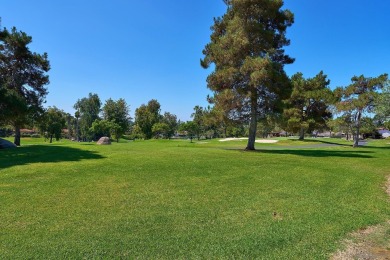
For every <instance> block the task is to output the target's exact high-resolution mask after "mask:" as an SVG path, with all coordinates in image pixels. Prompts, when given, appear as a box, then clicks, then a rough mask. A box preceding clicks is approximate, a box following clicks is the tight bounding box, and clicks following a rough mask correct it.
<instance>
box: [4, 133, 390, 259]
mask: <svg viewBox="0 0 390 260" xmlns="http://www.w3.org/2000/svg"><path fill="white" fill-rule="evenodd" d="M297 142H298V143H297ZM323 142H328V143H329V142H331V143H339V144H342V145H339V146H335V147H319V148H307V149H305V148H301V146H302V145H305V144H309V143H310V144H313V143H323ZM388 143H389V141H388V140H387V141H386V140H384V141H372V142H370V143H369V144H368V145H367V146H366V147H361V148H357V149H353V148H351V147H350V146H347V145H346V144H347V143H345V142H342V141H340V140H337V139H318V140H308V141H305V142H302V143H300V141H294V140H282V141H280V143H278V144H267V145H264V144H257V145H256V147H257V148H259V150H258V151H256V152H245V151H243V150H242V148H244V147H245V145H246V143H245V142H223V143H222V142H218V141H217V140H212V141H204V140H202V141H201V142H197V141H195V140H194V143H190V142H189V141H187V140H171V141H161V140H151V141H135V142H121V143H119V144H118V143H113V145H111V146H98V145H95V144H93V143H72V142H67V141H63V142H57V143H53V144H48V143H43V142H42V141H41V140H28V139H22V145H23V146H22V147H20V148H17V149H12V150H0V208H1V211H0V258H6V259H8V258H10V259H26V258H28V259H54V258H87V259H91V258H148V259H173V258H175V259H177V258H185V259H188V258H214V259H215V258H244V259H248V258H249V259H252V258H263V259H327V258H328V257H329V255H330V254H331V253H332V252H334V251H335V250H336V249H338V248H339V247H340V241H341V240H343V239H344V238H345V237H347V235H348V234H349V233H350V232H353V231H355V230H358V229H361V228H364V227H366V226H369V225H375V224H378V223H383V222H385V221H386V220H387V219H390V217H389V215H390V206H389V198H388V197H387V195H386V193H385V189H384V185H385V182H386V176H388V175H390V160H389V156H390V145H389V144H388ZM295 144H299V146H300V148H294V145H295ZM349 144H351V143H349ZM285 146H289V148H288V149H287V148H285ZM270 147H279V148H278V149H268V148H270Z"/></svg>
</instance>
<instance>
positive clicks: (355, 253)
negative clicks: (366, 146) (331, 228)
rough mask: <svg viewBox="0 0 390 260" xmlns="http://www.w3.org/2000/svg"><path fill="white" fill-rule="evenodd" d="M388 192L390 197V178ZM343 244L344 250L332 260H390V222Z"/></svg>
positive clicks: (360, 233)
mask: <svg viewBox="0 0 390 260" xmlns="http://www.w3.org/2000/svg"><path fill="white" fill-rule="evenodd" d="M386 192H387V194H388V195H389V196H390V176H389V177H388V179H387V183H386ZM343 244H344V246H343V248H344V249H343V250H340V251H338V252H336V253H335V254H333V255H332V256H331V259H332V260H347V259H365V260H377V259H380V260H384V259H386V260H387V259H389V260H390V220H389V221H387V222H386V223H384V224H381V225H378V226H373V227H368V228H366V229H363V230H359V231H357V232H355V233H353V234H352V235H351V236H350V238H349V239H347V240H345V241H344V242H343Z"/></svg>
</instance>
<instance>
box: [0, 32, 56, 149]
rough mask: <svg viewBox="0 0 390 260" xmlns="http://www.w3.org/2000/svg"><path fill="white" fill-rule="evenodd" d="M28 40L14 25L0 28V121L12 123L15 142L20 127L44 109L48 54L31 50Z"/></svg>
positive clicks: (47, 77)
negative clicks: (8, 28)
mask: <svg viewBox="0 0 390 260" xmlns="http://www.w3.org/2000/svg"><path fill="white" fill-rule="evenodd" d="M31 42H32V37H31V36H28V35H27V34H26V33H24V32H22V31H17V30H16V28H15V27H14V28H12V29H11V31H8V30H7V29H5V28H4V29H3V30H1V31H0V110H1V113H0V114H1V115H0V121H2V122H3V123H6V124H11V125H12V126H13V127H14V129H15V140H14V143H15V144H16V145H18V146H19V145H20V128H21V127H22V126H23V125H24V124H25V123H26V121H27V120H28V118H34V117H36V116H38V115H39V114H40V113H42V112H43V107H42V104H43V103H44V101H45V97H46V95H47V89H46V87H45V85H47V84H48V83H49V76H48V75H47V74H46V73H47V72H48V71H49V70H50V64H49V61H48V56H47V54H46V53H44V54H38V53H35V52H31V51H30V49H29V47H28V45H29V44H30V43H31Z"/></svg>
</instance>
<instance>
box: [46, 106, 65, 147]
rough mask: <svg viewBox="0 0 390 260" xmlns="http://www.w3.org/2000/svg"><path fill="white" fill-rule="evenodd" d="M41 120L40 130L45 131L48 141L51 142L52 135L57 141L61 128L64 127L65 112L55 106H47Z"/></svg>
mask: <svg viewBox="0 0 390 260" xmlns="http://www.w3.org/2000/svg"><path fill="white" fill-rule="evenodd" d="M41 120H42V121H41V124H40V128H41V131H42V132H46V133H47V136H48V137H49V140H50V143H52V142H53V137H54V138H56V140H57V141H58V140H59V139H60V138H61V133H62V129H63V128H64V127H65V121H66V117H65V112H64V111H62V110H60V109H58V108H57V107H55V106H54V107H49V108H48V109H47V110H46V111H45V113H44V116H43V118H42V119H41Z"/></svg>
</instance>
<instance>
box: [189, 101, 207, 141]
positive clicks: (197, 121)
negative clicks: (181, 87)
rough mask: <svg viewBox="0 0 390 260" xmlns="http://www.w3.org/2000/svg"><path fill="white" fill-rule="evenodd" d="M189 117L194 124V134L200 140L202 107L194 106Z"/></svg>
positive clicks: (202, 127) (203, 126)
mask: <svg viewBox="0 0 390 260" xmlns="http://www.w3.org/2000/svg"><path fill="white" fill-rule="evenodd" d="M191 117H192V118H193V122H194V123H195V124H196V131H197V132H196V136H197V138H198V140H200V136H201V135H202V134H203V132H204V128H205V125H204V109H203V107H201V106H195V107H194V113H192V114H191Z"/></svg>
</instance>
